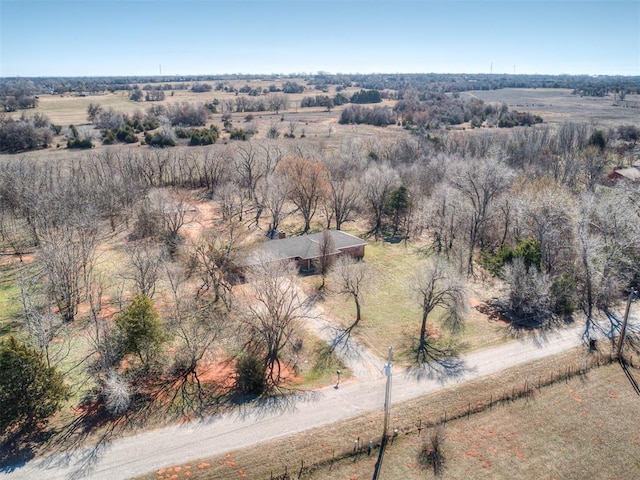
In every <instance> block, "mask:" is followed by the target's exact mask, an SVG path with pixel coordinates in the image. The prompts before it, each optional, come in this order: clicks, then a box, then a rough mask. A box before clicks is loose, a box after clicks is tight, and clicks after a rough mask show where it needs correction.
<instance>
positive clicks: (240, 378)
mask: <svg viewBox="0 0 640 480" xmlns="http://www.w3.org/2000/svg"><path fill="white" fill-rule="evenodd" d="M236 388H237V390H238V392H239V393H241V394H243V395H262V394H263V393H264V392H265V390H266V388H267V381H266V370H265V368H264V365H263V364H262V361H261V360H260V358H258V356H257V355H253V354H246V355H243V356H242V357H240V359H238V363H237V364H236Z"/></svg>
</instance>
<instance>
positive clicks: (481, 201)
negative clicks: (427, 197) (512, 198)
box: [451, 158, 513, 275]
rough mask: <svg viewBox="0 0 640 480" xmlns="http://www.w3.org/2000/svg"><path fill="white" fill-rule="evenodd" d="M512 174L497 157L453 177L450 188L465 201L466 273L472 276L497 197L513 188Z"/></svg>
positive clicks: (467, 166) (472, 163)
mask: <svg viewBox="0 0 640 480" xmlns="http://www.w3.org/2000/svg"><path fill="white" fill-rule="evenodd" d="M512 178H513V172H512V171H511V169H510V168H509V167H507V166H506V165H504V164H503V163H502V162H500V161H498V160H497V159H494V158H487V159H482V160H475V161H469V162H465V163H464V164H461V165H460V166H459V168H458V171H457V173H456V174H454V175H452V179H451V185H452V186H453V187H454V188H455V189H456V190H458V191H459V192H460V193H461V194H462V196H463V198H464V199H465V200H466V204H467V205H466V211H467V212H468V215H469V218H468V221H467V247H468V257H467V271H468V274H469V275H473V254H474V251H475V248H476V246H477V245H478V243H479V242H480V240H481V239H482V236H483V235H484V229H485V227H486V225H487V223H488V221H489V220H490V218H491V216H492V215H493V213H494V212H493V210H492V207H493V205H494V203H495V201H496V200H497V198H498V197H499V196H500V195H501V194H502V193H503V192H505V191H506V190H507V189H508V188H509V186H510V185H511V181H512Z"/></svg>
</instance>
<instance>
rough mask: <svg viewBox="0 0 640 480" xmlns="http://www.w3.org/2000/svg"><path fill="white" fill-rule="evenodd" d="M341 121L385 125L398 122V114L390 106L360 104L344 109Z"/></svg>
mask: <svg viewBox="0 0 640 480" xmlns="http://www.w3.org/2000/svg"><path fill="white" fill-rule="evenodd" d="M340 123H341V124H350V123H355V124H360V123H366V124H368V125H376V126H378V127H385V126H387V125H392V124H394V123H396V115H395V113H394V112H393V110H391V108H389V107H373V108H367V107H361V106H359V105H350V106H348V107H346V108H345V109H344V110H342V114H341V115H340Z"/></svg>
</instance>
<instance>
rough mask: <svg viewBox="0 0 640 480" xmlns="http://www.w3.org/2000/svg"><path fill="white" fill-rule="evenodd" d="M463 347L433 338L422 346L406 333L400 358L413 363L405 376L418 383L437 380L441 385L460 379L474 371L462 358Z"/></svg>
mask: <svg viewBox="0 0 640 480" xmlns="http://www.w3.org/2000/svg"><path fill="white" fill-rule="evenodd" d="M463 347H464V345H463V344H455V343H453V342H439V341H437V340H436V339H434V338H432V337H428V338H427V342H426V344H425V345H423V346H421V345H420V341H419V339H417V338H415V336H412V335H410V334H406V333H405V338H404V341H403V347H402V349H401V350H400V356H401V357H402V358H405V359H408V360H409V361H410V362H411V363H412V364H411V365H410V366H409V367H407V368H406V369H405V376H406V377H407V378H413V379H415V380H416V381H420V380H436V381H437V382H439V383H440V384H444V383H446V382H447V381H451V380H454V379H457V378H460V377H462V376H463V375H465V374H466V373H469V372H471V371H472V370H471V369H470V368H469V367H468V366H467V365H466V364H465V362H464V360H462V359H461V358H460V349H461V348H463Z"/></svg>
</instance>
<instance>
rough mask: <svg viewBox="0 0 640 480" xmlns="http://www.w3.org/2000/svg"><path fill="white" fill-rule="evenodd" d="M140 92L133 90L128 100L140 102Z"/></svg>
mask: <svg viewBox="0 0 640 480" xmlns="http://www.w3.org/2000/svg"><path fill="white" fill-rule="evenodd" d="M142 97H143V95H142V90H139V89H135V90H134V91H133V93H131V95H130V96H129V100H133V101H134V102H140V101H142Z"/></svg>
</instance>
